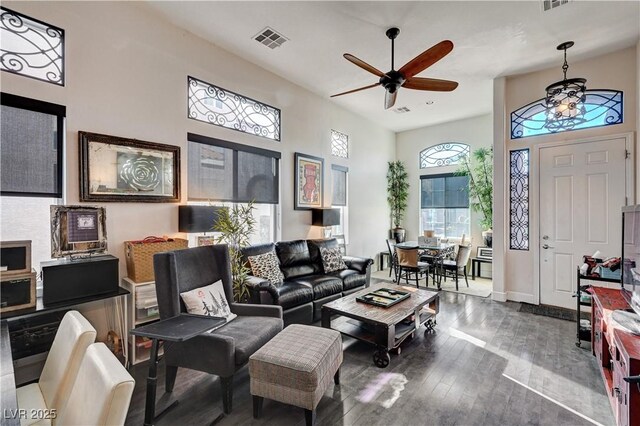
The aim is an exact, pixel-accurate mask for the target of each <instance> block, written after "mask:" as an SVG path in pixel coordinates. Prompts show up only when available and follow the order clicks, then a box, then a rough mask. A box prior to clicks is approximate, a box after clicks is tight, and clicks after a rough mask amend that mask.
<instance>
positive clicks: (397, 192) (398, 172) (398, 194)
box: [387, 161, 409, 228]
mask: <svg viewBox="0 0 640 426" xmlns="http://www.w3.org/2000/svg"><path fill="white" fill-rule="evenodd" d="M408 198H409V175H408V174H407V170H406V169H405V167H404V163H403V162H402V161H389V170H388V171H387V201H388V202H389V207H391V221H392V222H393V225H394V226H395V227H396V228H399V227H400V225H401V224H402V219H403V218H404V213H405V210H406V209H407V199H408Z"/></svg>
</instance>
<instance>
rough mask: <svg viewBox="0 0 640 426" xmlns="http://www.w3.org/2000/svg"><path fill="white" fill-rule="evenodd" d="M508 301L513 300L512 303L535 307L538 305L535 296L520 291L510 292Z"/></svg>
mask: <svg viewBox="0 0 640 426" xmlns="http://www.w3.org/2000/svg"><path fill="white" fill-rule="evenodd" d="M507 300H511V301H512V302H525V303H531V304H533V305H537V303H536V302H535V298H534V297H533V294H528V293H520V292H518V291H508V292H507Z"/></svg>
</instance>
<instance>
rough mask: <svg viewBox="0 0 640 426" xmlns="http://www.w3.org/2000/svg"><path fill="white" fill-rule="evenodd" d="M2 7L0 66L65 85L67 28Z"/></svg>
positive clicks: (0, 20) (0, 16) (17, 72)
mask: <svg viewBox="0 0 640 426" xmlns="http://www.w3.org/2000/svg"><path fill="white" fill-rule="evenodd" d="M0 11H1V14H0V69H2V70H3V71H8V72H12V73H15V74H20V75H24V76H27V77H31V78H35V79H38V80H43V81H47V82H49V83H54V84H59V85H60V86H64V30H63V29H60V28H58V27H54V26H53V25H49V24H47V23H45V22H42V21H38V20H37V19H33V18H30V17H28V16H25V15H23V14H21V13H18V12H14V11H12V10H9V9H6V8H4V7H2V8H0Z"/></svg>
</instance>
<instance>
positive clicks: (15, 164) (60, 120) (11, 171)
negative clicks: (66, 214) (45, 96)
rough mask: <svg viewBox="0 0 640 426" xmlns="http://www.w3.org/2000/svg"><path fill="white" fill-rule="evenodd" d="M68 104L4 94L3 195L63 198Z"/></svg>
mask: <svg viewBox="0 0 640 426" xmlns="http://www.w3.org/2000/svg"><path fill="white" fill-rule="evenodd" d="M65 112H66V110H65V107H64V106H61V105H55V104H50V103H48V102H41V101H37V100H34V99H28V98H22V97H20V96H15V95H9V94H6V93H3V94H2V107H1V110H0V117H1V120H0V127H1V129H2V130H1V133H0V135H1V136H0V159H1V160H0V167H1V174H0V186H1V190H2V195H17V196H40V197H54V198H60V197H62V145H63V133H64V130H63V129H64V116H65Z"/></svg>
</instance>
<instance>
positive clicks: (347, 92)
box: [330, 83, 380, 98]
mask: <svg viewBox="0 0 640 426" xmlns="http://www.w3.org/2000/svg"><path fill="white" fill-rule="evenodd" d="M379 85H380V83H375V84H371V85H369V86H364V87H360V88H358V89H353V90H349V91H346V92H342V93H337V94H335V95H331V96H330V97H331V98H335V97H336V96H342V95H348V94H349V93H354V92H359V91H361V90H366V89H371V88H372V87H376V86H379Z"/></svg>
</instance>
